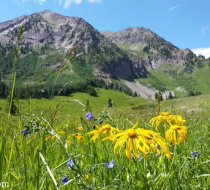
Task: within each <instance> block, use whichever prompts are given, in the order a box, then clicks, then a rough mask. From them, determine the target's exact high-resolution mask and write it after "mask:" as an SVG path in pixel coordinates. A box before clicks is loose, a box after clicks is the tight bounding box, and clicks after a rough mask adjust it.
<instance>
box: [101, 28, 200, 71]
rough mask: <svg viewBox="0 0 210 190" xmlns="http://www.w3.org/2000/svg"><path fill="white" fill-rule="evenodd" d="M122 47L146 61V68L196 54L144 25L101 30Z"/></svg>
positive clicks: (178, 61) (173, 62)
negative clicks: (179, 46) (181, 47)
mask: <svg viewBox="0 0 210 190" xmlns="http://www.w3.org/2000/svg"><path fill="white" fill-rule="evenodd" d="M101 34H103V35H104V36H106V37H107V38H108V39H109V40H110V41H112V42H113V43H115V44H116V45H118V46H119V47H120V48H122V49H125V50H128V52H130V53H132V54H134V55H136V56H139V57H141V58H143V59H145V61H146V65H145V66H146V68H147V69H149V70H151V69H157V68H158V67H159V66H160V65H161V64H162V63H170V64H173V65H175V64H177V63H180V62H183V61H185V60H186V59H189V58H194V57H196V55H195V54H194V53H193V52H192V51H191V50H189V49H185V50H181V49H179V48H177V47H176V46H174V45H173V44H171V43H170V42H168V41H166V40H165V39H163V38H162V37H160V36H158V35H157V34H155V33H154V32H152V31H150V30H149V29H146V28H143V27H137V28H127V29H124V30H121V31H118V32H109V31H103V32H101Z"/></svg>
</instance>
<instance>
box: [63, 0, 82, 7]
mask: <svg viewBox="0 0 210 190" xmlns="http://www.w3.org/2000/svg"><path fill="white" fill-rule="evenodd" d="M73 2H75V3H76V4H80V3H82V0H66V2H65V4H64V8H65V9H68V8H69V6H70V5H71V4H72V3H73Z"/></svg>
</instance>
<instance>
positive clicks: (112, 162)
mask: <svg viewBox="0 0 210 190" xmlns="http://www.w3.org/2000/svg"><path fill="white" fill-rule="evenodd" d="M104 165H105V166H106V167H107V168H109V169H111V168H113V167H114V160H113V159H112V160H111V162H110V163H109V165H108V163H106V162H105V163H104Z"/></svg>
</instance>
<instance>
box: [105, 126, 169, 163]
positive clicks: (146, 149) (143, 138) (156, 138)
mask: <svg viewBox="0 0 210 190" xmlns="http://www.w3.org/2000/svg"><path fill="white" fill-rule="evenodd" d="M138 124H139V122H137V123H136V124H135V125H134V126H133V127H132V128H130V129H127V130H126V131H122V132H119V133H118V134H116V135H112V136H109V137H106V138H104V139H103V140H107V139H110V140H116V141H117V142H116V143H115V146H114V152H115V149H116V148H117V147H118V146H119V154H120V155H121V149H122V147H123V144H124V143H126V149H125V153H126V156H127V157H128V159H129V160H130V161H132V159H131V156H130V154H131V152H132V151H133V153H134V155H135V157H136V158H139V153H138V150H139V151H141V152H142V153H143V155H144V157H145V158H147V154H148V153H150V152H158V154H159V153H160V152H163V153H165V155H166V156H167V157H169V158H171V153H170V151H169V150H168V148H167V145H168V144H167V143H165V142H164V139H163V138H162V137H161V136H160V135H159V133H156V132H154V131H151V130H146V129H143V128H138V129H135V128H136V127H137V126H138ZM157 144H158V145H159V146H160V148H161V150H159V149H158V147H157V146H156V145H157Z"/></svg>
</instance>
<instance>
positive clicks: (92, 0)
mask: <svg viewBox="0 0 210 190" xmlns="http://www.w3.org/2000/svg"><path fill="white" fill-rule="evenodd" d="M88 1H89V2H91V3H100V2H101V1H102V0H88Z"/></svg>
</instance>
